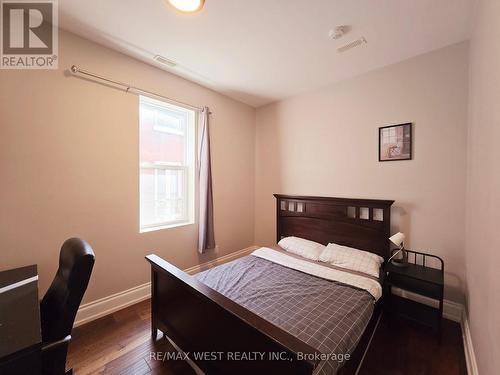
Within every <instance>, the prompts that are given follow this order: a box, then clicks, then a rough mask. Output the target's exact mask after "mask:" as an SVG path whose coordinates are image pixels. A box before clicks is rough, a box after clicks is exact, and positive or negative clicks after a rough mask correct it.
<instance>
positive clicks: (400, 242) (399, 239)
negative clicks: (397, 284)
mask: <svg viewBox="0 0 500 375" xmlns="http://www.w3.org/2000/svg"><path fill="white" fill-rule="evenodd" d="M404 240H405V235H404V233H401V232H398V233H396V234H395V235H393V236H391V237H390V238H389V241H391V242H392V243H393V244H394V245H396V246H398V247H399V250H398V251H396V252H395V253H394V254H392V256H391V257H390V258H389V260H388V262H391V263H392V264H393V265H395V266H398V267H406V266H407V265H408V253H407V252H406V251H405V247H404ZM399 253H401V254H402V255H403V256H402V258H400V259H394V257H395V256H396V255H398V254H399Z"/></svg>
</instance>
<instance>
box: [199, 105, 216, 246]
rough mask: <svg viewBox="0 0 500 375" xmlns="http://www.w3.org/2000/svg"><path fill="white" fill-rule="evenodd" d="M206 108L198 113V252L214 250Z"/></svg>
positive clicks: (210, 168) (207, 110)
mask: <svg viewBox="0 0 500 375" xmlns="http://www.w3.org/2000/svg"><path fill="white" fill-rule="evenodd" d="M209 114H210V111H209V109H208V107H204V108H203V110H202V111H201V112H200V118H199V121H198V137H199V155H198V160H199V179H200V225H199V228H198V230H199V236H198V251H199V252H200V253H204V252H205V250H208V249H213V248H215V237H214V202H213V197H212V167H211V160H210V133H209Z"/></svg>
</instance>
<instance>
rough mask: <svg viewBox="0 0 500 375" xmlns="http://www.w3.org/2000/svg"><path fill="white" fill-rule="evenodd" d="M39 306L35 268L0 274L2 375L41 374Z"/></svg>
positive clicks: (0, 368)
mask: <svg viewBox="0 0 500 375" xmlns="http://www.w3.org/2000/svg"><path fill="white" fill-rule="evenodd" d="M39 306H40V305H39V301H38V272H37V268H36V266H35V265H33V266H27V267H21V268H16V269H12V270H8V271H2V272H0V374H2V375H26V374H30V375H37V374H40V368H41V356H40V353H41V347H42V335H41V331H40V307H39Z"/></svg>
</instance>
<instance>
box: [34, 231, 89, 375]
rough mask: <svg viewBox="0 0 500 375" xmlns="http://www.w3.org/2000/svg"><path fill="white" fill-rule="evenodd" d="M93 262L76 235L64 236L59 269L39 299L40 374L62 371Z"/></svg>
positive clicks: (64, 370)
mask: <svg viewBox="0 0 500 375" xmlns="http://www.w3.org/2000/svg"><path fill="white" fill-rule="evenodd" d="M93 266H94V251H93V250H92V248H91V247H90V245H89V244H88V243H87V242H85V241H84V240H81V239H79V238H70V239H69V240H66V241H65V242H64V244H63V245H62V247H61V253H60V255H59V269H58V270H57V273H56V276H55V277H54V281H52V284H51V285H50V288H49V290H47V293H45V296H44V297H43V299H42V302H41V303H40V320H41V325H42V373H43V375H64V374H72V373H73V371H72V370H69V371H68V372H66V355H67V354H68V345H69V342H70V340H71V329H72V328H73V323H74V321H75V316H76V312H77V311H78V307H79V306H80V302H81V301H82V298H83V295H84V294H85V290H86V289H87V285H88V283H89V280H90V275H91V273H92V268H93Z"/></svg>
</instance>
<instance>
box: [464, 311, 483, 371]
mask: <svg viewBox="0 0 500 375" xmlns="http://www.w3.org/2000/svg"><path fill="white" fill-rule="evenodd" d="M461 326H462V338H463V341H464V352H465V362H466V363H467V373H468V374H469V375H479V371H478V369H477V361H476V354H475V352H474V347H473V345H472V336H471V333H470V327H469V318H468V316H467V313H466V312H465V309H464V311H463V317H462V324H461Z"/></svg>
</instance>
